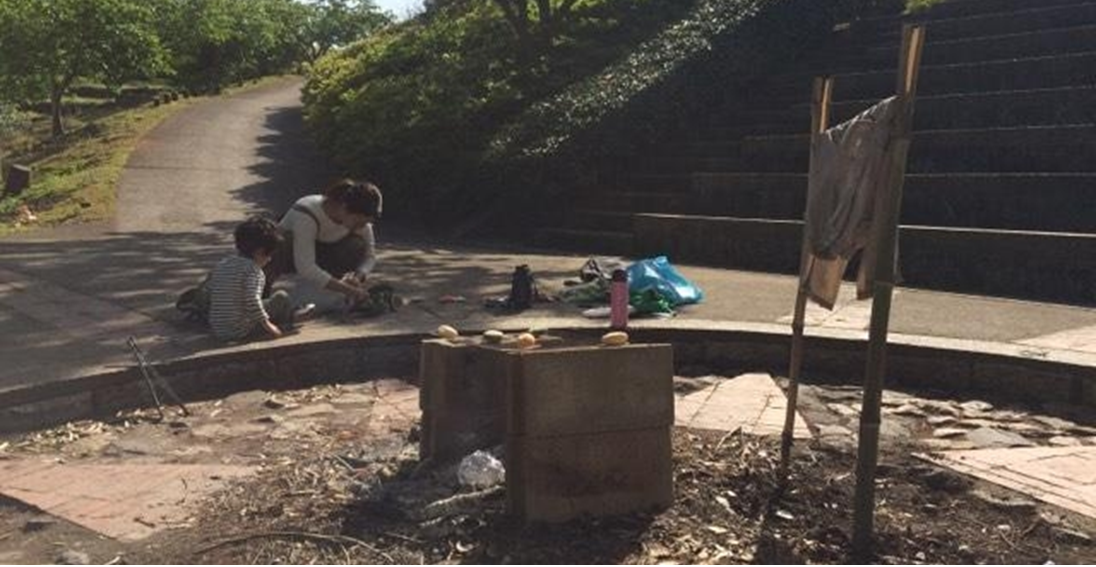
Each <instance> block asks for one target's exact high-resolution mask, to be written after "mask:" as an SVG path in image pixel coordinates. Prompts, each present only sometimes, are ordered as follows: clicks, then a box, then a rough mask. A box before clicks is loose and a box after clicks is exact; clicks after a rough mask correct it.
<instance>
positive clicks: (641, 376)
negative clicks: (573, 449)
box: [507, 345, 674, 437]
mask: <svg viewBox="0 0 1096 567" xmlns="http://www.w3.org/2000/svg"><path fill="white" fill-rule="evenodd" d="M508 356H510V357H511V358H512V359H513V361H512V362H511V363H510V364H509V365H508V370H509V372H510V379H509V394H508V398H509V400H508V401H509V403H508V404H507V409H508V414H509V425H508V430H507V432H508V435H517V436H525V435H527V436H531V437H545V436H557V435H578V434H589V433H601V432H608V431H623V430H633V429H647V428H653V427H662V426H669V425H672V424H673V422H674V396H673V374H674V361H673V348H672V347H671V346H669V345H629V346H623V347H613V348H601V347H582V348H564V349H544V350H539V351H538V350H533V351H515V352H512V353H510V354H509V355H508Z"/></svg>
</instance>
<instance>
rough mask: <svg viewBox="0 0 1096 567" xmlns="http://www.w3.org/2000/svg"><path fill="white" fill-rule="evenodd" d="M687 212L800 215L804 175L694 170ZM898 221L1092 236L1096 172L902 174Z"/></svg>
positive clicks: (1095, 217) (1095, 228) (803, 203)
mask: <svg viewBox="0 0 1096 567" xmlns="http://www.w3.org/2000/svg"><path fill="white" fill-rule="evenodd" d="M685 190H687V191H689V192H690V194H691V195H692V196H693V202H692V203H691V204H690V205H689V206H688V207H687V208H686V210H687V211H688V212H690V213H695V214H707V215H718V216H730V217H759V218H768V219H782V220H794V219H801V218H803V212H804V209H805V206H806V199H807V176H806V175H805V174H781V173H777V174H765V173H741V174H740V173H695V174H693V176H692V182H691V186H690V187H689V188H687V189H685ZM902 207H903V208H902V222H904V223H906V224H913V225H933V226H944V227H961V228H990V229H1007V230H1037V231H1049V232H1083V233H1094V234H1096V215H1093V214H1091V211H1096V174H1051V175H1040V174H1028V173H1022V174H999V173H974V174H962V175H918V174H913V175H907V176H906V183H905V190H904V195H903V205H902Z"/></svg>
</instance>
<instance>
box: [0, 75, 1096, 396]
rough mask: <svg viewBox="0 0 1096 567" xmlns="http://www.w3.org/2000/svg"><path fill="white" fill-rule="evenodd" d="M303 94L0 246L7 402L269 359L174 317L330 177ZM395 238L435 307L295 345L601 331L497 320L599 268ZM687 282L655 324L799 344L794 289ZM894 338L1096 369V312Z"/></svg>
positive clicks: (1015, 315)
mask: <svg viewBox="0 0 1096 567" xmlns="http://www.w3.org/2000/svg"><path fill="white" fill-rule="evenodd" d="M298 86H299V82H297V81H296V80H293V79H286V80H283V81H280V82H277V83H274V84H271V85H267V86H265V87H262V88H259V89H255V90H252V91H249V92H245V93H241V94H237V95H234V96H232V97H227V98H222V99H213V100H209V101H204V102H201V103H198V104H196V105H194V106H192V107H190V108H187V109H185V110H183V111H181V112H180V113H178V114H177V115H175V116H174V117H173V118H171V119H170V120H168V121H166V122H165V123H164V124H162V125H161V126H160V127H158V128H157V129H155V130H154V131H153V132H152V133H151V134H150V135H149V136H148V137H147V138H146V139H145V140H144V141H143V143H142V144H141V145H140V146H139V147H138V149H137V151H136V152H135V153H134V154H133V156H132V157H131V159H130V161H129V163H128V165H127V168H126V170H125V172H124V174H123V177H122V181H121V187H120V188H119V204H118V217H117V220H116V221H115V222H114V223H112V224H104V225H94V226H80V227H74V228H65V229H61V230H57V231H52V232H46V233H39V234H31V235H26V236H20V237H17V238H12V239H9V240H6V241H0V338H2V339H3V340H0V361H3V364H0V391H2V390H5V389H11V388H17V387H20V386H25V385H28V384H34V383H40V382H44V381H51V380H63V379H66V378H72V377H77V376H82V375H88V374H92V373H98V372H103V371H105V370H109V369H112V368H118V367H121V366H122V365H126V364H129V363H130V359H129V355H128V353H127V352H126V350H125V348H124V340H125V338H126V336H128V335H130V334H133V335H136V336H137V337H139V339H141V341H142V343H143V344H145V345H146V346H148V347H149V348H150V350H151V352H152V353H153V355H154V356H155V357H156V358H157V359H166V358H174V357H180V356H187V355H192V354H195V353H202V352H208V351H211V350H225V349H226V348H228V349H255V348H266V347H269V346H270V343H260V344H253V345H245V346H239V347H223V346H219V345H215V344H213V343H212V342H211V341H210V340H209V339H208V338H207V337H205V336H203V335H201V334H199V333H197V332H195V331H194V330H193V329H188V328H186V327H185V326H180V324H179V322H178V318H177V316H176V314H175V313H174V310H173V307H172V302H173V300H174V297H175V295H176V294H177V293H178V292H179V291H180V290H181V289H183V288H185V287H187V286H188V285H192V284H193V282H195V281H196V280H197V279H198V278H199V277H200V276H201V274H202V273H204V272H205V271H206V270H207V269H208V268H209V267H210V266H212V264H213V263H214V262H215V261H216V259H217V258H218V257H219V256H221V255H223V254H225V253H227V252H228V251H229V250H230V230H229V228H230V227H231V226H232V225H233V224H234V223H235V222H236V221H237V220H238V219H240V218H241V217H242V216H244V215H245V214H247V213H248V212H251V211H258V210H266V211H279V210H283V209H284V208H285V207H286V206H287V205H288V204H289V203H290V202H291V201H292V200H293V199H294V197H296V196H297V195H300V194H303V193H304V192H306V191H309V190H313V189H315V188H316V187H317V185H318V184H320V183H322V180H325V179H327V178H328V175H327V174H326V172H325V170H324V167H323V162H322V160H321V159H320V158H319V157H317V155H316V153H315V152H314V151H313V150H312V148H310V147H309V146H308V145H307V143H305V142H304V140H305V136H304V135H303V133H302V131H301V121H300V108H299V102H298V98H299V96H298ZM317 180H320V181H317ZM378 238H379V239H380V241H381V246H382V253H381V264H380V265H381V269H382V272H381V273H382V277H383V278H385V279H387V280H389V281H392V282H393V283H395V284H396V285H397V287H398V288H399V290H400V292H401V293H403V294H404V295H407V296H413V297H419V298H422V299H423V301H422V302H421V303H417V304H415V305H413V306H410V307H409V308H407V309H404V310H403V311H401V312H400V313H399V314H397V315H395V316H389V317H384V318H381V319H376V320H372V321H365V322H361V321H359V322H355V323H343V322H340V321H326V320H321V321H316V322H313V323H310V324H309V325H307V326H306V327H305V328H304V330H303V332H302V333H300V334H298V335H295V336H292V337H288V338H286V339H284V340H283V342H284V343H300V342H310V341H317V340H327V339H334V338H340V337H359V336H362V335H363V334H385V333H416V332H426V331H430V330H432V329H434V328H436V327H437V325H438V324H439V323H442V322H445V323H452V324H456V325H458V326H460V327H463V328H467V329H472V328H489V327H505V328H511V329H517V328H521V327H523V326H526V325H532V324H537V325H547V326H564V325H567V326H572V325H584V324H585V325H595V324H600V323H597V322H591V321H589V320H586V319H583V318H582V317H581V316H580V315H579V313H578V311H577V310H575V309H572V308H569V307H568V306H565V305H548V306H541V307H538V308H537V309H533V310H531V311H529V312H526V313H524V314H523V315H521V316H520V317H508V318H500V317H496V316H495V315H493V314H491V313H488V312H486V311H485V310H484V309H482V307H481V305H482V299H483V298H484V297H489V296H497V295H501V294H504V293H505V292H506V290H507V286H508V278H509V272H510V270H511V269H512V268H513V266H514V265H515V264H519V263H529V264H530V265H531V266H532V267H533V269H534V271H535V272H536V274H537V275H538V277H539V278H540V280H541V281H542V282H543V283H545V284H547V285H552V284H555V285H558V284H559V283H560V282H562V280H563V279H565V278H569V277H573V276H574V274H575V273H576V272H577V270H578V269H579V267H580V266H581V264H582V262H583V260H584V258H582V257H579V256H576V255H564V254H550V253H541V252H534V251H529V250H517V249H507V248H502V247H497V246H492V247H485V246H476V245H472V244H467V243H466V244H463V245H455V244H445V245H439V244H436V243H429V242H423V241H415V240H412V239H408V238H402V237H396V236H395V235H394V234H393V232H392V229H391V227H389V226H386V225H381V226H379V227H378ZM683 271H684V273H685V275H686V276H688V277H690V278H692V279H693V280H694V281H696V282H697V283H698V284H700V285H701V286H702V287H703V288H704V289H705V291H706V293H707V296H708V300H707V301H706V302H705V303H704V304H703V305H700V306H696V307H693V308H690V309H687V310H685V311H684V312H683V313H682V314H681V316H680V317H678V318H676V319H674V320H671V321H667V322H654V323H640V324H641V325H642V324H657V325H663V326H671V327H704V328H747V329H760V330H771V331H775V332H787V330H788V321H789V317H790V313H791V309H792V303H793V299H794V294H795V280H794V278H791V277H787V276H774V275H767V274H756V273H749V272H737V271H729V270H718V269H711V268H691V267H684V268H683ZM848 291H849V290H846V292H848ZM444 294H461V295H464V296H466V297H467V298H468V300H469V301H468V303H464V304H446V305H443V304H440V303H438V302H437V301H436V300H437V298H438V297H440V296H441V295H444ZM849 295H850V294H849V293H846V294H845V295H844V296H843V299H842V301H841V303H840V305H839V306H838V309H837V310H836V311H835V312H833V313H830V312H826V311H823V310H820V309H816V308H812V309H811V311H810V312H809V324H810V325H811V326H810V328H809V330H808V333H810V334H816V333H827V334H830V335H834V336H843V337H864V336H866V332H865V329H866V328H867V323H868V314H869V309H868V308H867V305H866V304H864V303H857V302H851V301H850V300H849ZM892 337H893V338H894V340H907V341H914V342H917V341H920V342H922V343H924V344H933V345H935V346H942V345H950V346H954V345H960V346H962V345H972V346H978V347H979V348H991V349H999V350H1000V351H1001V352H1009V353H1012V354H1019V355H1022V356H1032V357H1036V358H1050V359H1062V360H1070V361H1074V362H1081V363H1087V364H1093V365H1096V310H1092V309H1082V308H1077V307H1068V306H1060V305H1048V304H1038V303H1030V302H1021V301H1011V300H1002V299H993V298H981V297H972V296H963V295H955V294H947V293H933V292H925V291H919V290H908V289H903V290H900V291H899V293H898V294H897V296H896V297H895V302H894V308H893V320H892ZM957 341H958V342H957Z"/></svg>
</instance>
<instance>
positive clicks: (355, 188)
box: [323, 179, 384, 218]
mask: <svg viewBox="0 0 1096 567" xmlns="http://www.w3.org/2000/svg"><path fill="white" fill-rule="evenodd" d="M323 195H324V197H327V198H328V199H332V200H335V201H338V202H339V203H342V204H343V205H345V206H346V210H347V212H349V213H352V214H355V215H364V216H367V217H373V218H380V216H381V209H382V208H383V203H384V197H383V196H382V195H381V190H380V189H378V188H377V186H376V185H373V184H372V183H369V182H368V181H354V180H353V179H342V180H339V181H336V182H335V183H334V184H333V185H331V186H330V187H328V188H327V190H326V191H324V192H323Z"/></svg>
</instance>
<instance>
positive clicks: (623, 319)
mask: <svg viewBox="0 0 1096 567" xmlns="http://www.w3.org/2000/svg"><path fill="white" fill-rule="evenodd" d="M609 326H610V327H611V328H612V329H613V330H616V331H623V330H624V329H627V328H628V273H627V272H625V271H624V270H613V279H612V282H611V283H610V284H609Z"/></svg>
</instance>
